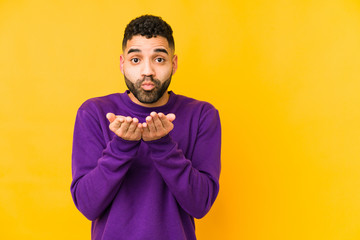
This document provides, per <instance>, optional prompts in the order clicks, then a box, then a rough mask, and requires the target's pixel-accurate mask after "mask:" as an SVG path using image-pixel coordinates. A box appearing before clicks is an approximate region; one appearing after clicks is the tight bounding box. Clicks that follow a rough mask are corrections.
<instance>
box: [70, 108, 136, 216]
mask: <svg viewBox="0 0 360 240" xmlns="http://www.w3.org/2000/svg"><path fill="white" fill-rule="evenodd" d="M104 118H105V116H104ZM139 144H140V141H126V140H123V139H121V138H119V137H118V136H116V135H114V137H113V138H112V139H111V140H110V141H108V142H106V140H105V138H104V133H103V130H102V127H101V124H100V122H99V120H98V119H97V117H96V113H94V112H93V111H89V108H86V109H82V108H80V109H79V110H78V113H77V116H76V121H75V129H74V138H73V152H72V175H73V181H72V183H71V194H72V197H73V200H74V203H75V205H76V207H77V208H78V209H79V211H80V212H81V213H82V214H84V216H85V217H87V218H88V219H89V220H95V219H96V218H98V217H99V216H100V215H101V214H102V213H103V212H104V210H105V209H106V208H107V207H108V206H109V204H110V203H111V202H112V200H113V199H114V197H115V195H116V193H117V191H118V190H119V188H120V185H121V182H122V180H123V179H124V176H125V174H126V172H127V171H128V169H129V168H130V165H131V162H132V161H131V160H132V158H133V157H134V156H135V155H136V153H137V149H138V145H139Z"/></svg>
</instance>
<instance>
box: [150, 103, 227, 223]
mask: <svg viewBox="0 0 360 240" xmlns="http://www.w3.org/2000/svg"><path fill="white" fill-rule="evenodd" d="M151 116H152V115H151ZM152 117H153V116H152ZM153 119H154V120H156V118H154V117H153ZM147 125H149V127H150V125H151V122H148V121H147ZM154 125H156V124H155V123H154ZM163 125H164V126H166V124H163ZM155 129H158V128H157V127H155ZM148 145H149V147H150V149H151V156H152V159H153V160H154V164H155V166H156V169H157V170H158V171H159V173H160V174H161V176H162V177H163V179H164V181H165V182H166V184H167V186H168V187H169V189H170V191H171V192H172V194H173V195H174V197H175V198H176V200H177V201H178V203H179V204H180V206H181V207H182V208H183V209H184V210H185V211H186V212H187V213H189V214H190V215H192V216H194V217H196V218H202V217H203V216H205V214H206V213H207V212H208V211H209V210H210V208H211V206H212V204H213V203H214V201H215V199H216V196H217V194H218V191H219V175H220V147H221V146H220V145H221V128H220V120H219V115H218V112H217V110H216V109H214V108H211V109H208V110H207V111H206V112H205V113H204V114H202V116H201V119H200V123H199V129H198V133H197V140H196V144H195V146H194V152H193V154H192V159H186V158H185V156H184V154H183V152H182V150H181V149H179V147H178V144H177V143H176V142H174V141H173V140H172V138H171V137H170V135H165V136H164V137H162V138H160V139H158V140H154V141H149V142H148Z"/></svg>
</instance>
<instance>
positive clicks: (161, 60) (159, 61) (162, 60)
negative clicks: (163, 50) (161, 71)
mask: <svg viewBox="0 0 360 240" xmlns="http://www.w3.org/2000/svg"><path fill="white" fill-rule="evenodd" d="M155 61H156V62H158V63H162V62H164V61H165V59H164V58H155Z"/></svg>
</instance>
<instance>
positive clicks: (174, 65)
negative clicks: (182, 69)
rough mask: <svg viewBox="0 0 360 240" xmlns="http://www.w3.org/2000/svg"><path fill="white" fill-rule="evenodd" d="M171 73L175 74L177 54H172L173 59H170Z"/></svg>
mask: <svg viewBox="0 0 360 240" xmlns="http://www.w3.org/2000/svg"><path fill="white" fill-rule="evenodd" d="M172 65H173V66H172V74H175V72H176V70H177V66H178V57H177V55H174V56H173V59H172Z"/></svg>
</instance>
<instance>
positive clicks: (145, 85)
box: [141, 82, 155, 91]
mask: <svg viewBox="0 0 360 240" xmlns="http://www.w3.org/2000/svg"><path fill="white" fill-rule="evenodd" d="M141 88H142V89H143V90H144V91H151V90H153V89H154V88H155V85H154V84H153V83H152V82H143V83H142V84H141Z"/></svg>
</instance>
